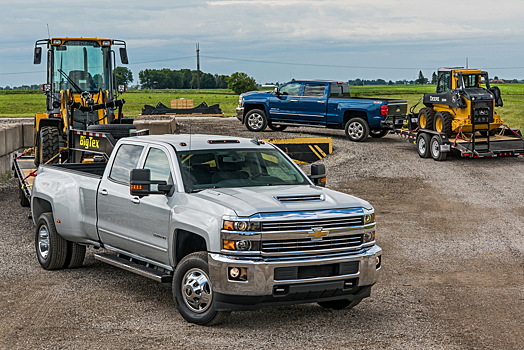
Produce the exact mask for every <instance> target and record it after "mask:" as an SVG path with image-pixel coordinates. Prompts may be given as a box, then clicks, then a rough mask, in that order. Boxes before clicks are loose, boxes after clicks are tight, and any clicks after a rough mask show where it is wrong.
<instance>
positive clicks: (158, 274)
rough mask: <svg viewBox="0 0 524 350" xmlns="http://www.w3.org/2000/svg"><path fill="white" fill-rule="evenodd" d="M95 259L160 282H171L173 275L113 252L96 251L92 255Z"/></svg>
mask: <svg viewBox="0 0 524 350" xmlns="http://www.w3.org/2000/svg"><path fill="white" fill-rule="evenodd" d="M94 256H95V260H98V261H102V262H104V263H106V264H109V265H113V266H116V267H118V268H121V269H123V270H126V271H130V272H133V273H136V274H137V275H140V276H143V277H147V278H150V279H152V280H154V281H157V282H160V283H171V281H172V280H173V276H172V275H171V274H169V273H166V272H164V271H159V270H157V269H154V268H152V267H148V266H145V265H141V264H137V263H135V262H133V261H130V260H128V259H124V258H121V257H119V256H117V255H114V254H107V253H97V254H95V255H94Z"/></svg>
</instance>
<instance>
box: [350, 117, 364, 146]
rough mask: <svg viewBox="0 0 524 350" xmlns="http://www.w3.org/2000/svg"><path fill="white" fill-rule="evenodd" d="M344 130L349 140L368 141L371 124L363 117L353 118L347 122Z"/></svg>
mask: <svg viewBox="0 0 524 350" xmlns="http://www.w3.org/2000/svg"><path fill="white" fill-rule="evenodd" d="M344 131H345V133H346V137H347V138H348V140H350V141H354V142H362V141H366V140H367V138H368V136H369V125H368V123H367V122H366V121H365V120H364V119H362V118H352V119H350V120H348V122H347V123H346V126H345V127H344Z"/></svg>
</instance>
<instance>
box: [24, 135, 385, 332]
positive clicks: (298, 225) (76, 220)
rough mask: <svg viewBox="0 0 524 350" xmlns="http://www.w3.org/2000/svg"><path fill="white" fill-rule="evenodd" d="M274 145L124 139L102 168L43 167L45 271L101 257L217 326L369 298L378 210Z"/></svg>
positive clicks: (36, 211) (41, 253)
mask: <svg viewBox="0 0 524 350" xmlns="http://www.w3.org/2000/svg"><path fill="white" fill-rule="evenodd" d="M311 173H312V175H310V176H309V177H308V176H306V175H305V174H304V173H303V172H302V170H301V169H300V168H299V167H298V166H297V165H295V163H293V162H292V161H291V159H290V158H289V157H288V156H287V155H286V154H285V153H283V152H282V151H281V150H279V149H278V148H277V147H275V146H274V145H272V144H270V143H268V142H264V141H260V140H257V139H245V138H236V137H225V136H212V135H155V136H137V137H129V138H124V139H121V140H119V141H118V143H117V145H116V147H115V149H114V151H113V152H112V154H111V157H110V158H109V161H108V162H107V163H91V164H89V163H84V164H54V165H44V166H40V168H39V170H38V176H37V177H36V178H35V182H34V185H33V191H32V197H31V208H32V212H33V218H34V222H35V224H36V233H35V248H36V255H37V257H38V260H39V262H40V264H41V266H42V267H43V268H44V269H47V270H56V269H63V268H75V267H78V266H81V265H82V264H83V260H84V257H85V254H86V247H87V246H93V247H94V248H103V249H100V250H98V253H96V254H95V258H96V259H98V260H101V261H104V262H106V263H109V264H112V265H114V266H118V267H120V268H124V269H126V270H129V271H132V272H135V273H138V274H140V275H143V276H146V277H149V278H152V279H155V280H157V281H159V282H162V283H172V289H173V296H174V300H175V303H176V305H177V308H178V310H179V312H180V314H181V315H182V316H183V317H184V318H185V319H186V320H187V321H189V322H193V323H196V324H202V325H211V324H216V323H218V322H220V321H222V320H223V319H224V317H226V316H227V315H228V314H229V312H230V311H234V310H254V309H257V308H259V307H261V306H265V305H279V304H291V303H309V302H317V303H318V304H319V305H320V306H322V307H326V308H331V309H342V308H347V307H353V306H355V305H357V304H358V303H359V302H360V301H361V300H362V299H363V298H365V297H368V296H369V295H370V291H371V286H372V285H373V284H375V282H376V281H377V277H378V274H379V270H380V267H381V254H382V250H381V248H380V247H379V246H377V245H376V244H375V225H376V224H375V213H374V209H373V207H372V206H371V205H370V204H369V203H368V202H366V201H364V200H361V199H358V198H355V197H353V196H350V195H347V194H343V193H340V192H336V191H333V190H329V189H326V188H324V187H322V186H321V185H322V184H323V181H322V180H323V179H325V172H324V171H323V166H318V167H312V168H311Z"/></svg>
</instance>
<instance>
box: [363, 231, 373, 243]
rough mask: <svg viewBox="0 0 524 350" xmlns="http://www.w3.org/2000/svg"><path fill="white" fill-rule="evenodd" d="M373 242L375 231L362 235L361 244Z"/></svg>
mask: <svg viewBox="0 0 524 350" xmlns="http://www.w3.org/2000/svg"><path fill="white" fill-rule="evenodd" d="M374 240H375V231H373V232H366V233H364V234H363V235H362V242H363V243H369V242H373V241H374Z"/></svg>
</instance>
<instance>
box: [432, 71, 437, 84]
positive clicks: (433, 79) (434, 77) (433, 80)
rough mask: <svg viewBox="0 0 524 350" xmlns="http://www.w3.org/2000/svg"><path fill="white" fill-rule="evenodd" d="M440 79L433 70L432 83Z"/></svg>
mask: <svg viewBox="0 0 524 350" xmlns="http://www.w3.org/2000/svg"><path fill="white" fill-rule="evenodd" d="M437 80H438V77H437V73H435V72H433V75H432V76H431V84H436V83H437Z"/></svg>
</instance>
